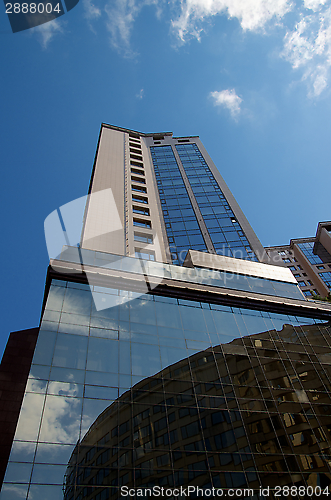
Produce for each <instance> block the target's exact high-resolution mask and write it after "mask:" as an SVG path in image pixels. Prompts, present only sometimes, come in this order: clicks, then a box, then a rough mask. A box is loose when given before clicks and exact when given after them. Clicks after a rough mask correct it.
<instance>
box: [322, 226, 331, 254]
mask: <svg viewBox="0 0 331 500" xmlns="http://www.w3.org/2000/svg"><path fill="white" fill-rule="evenodd" d="M319 241H320V243H321V244H322V245H323V247H324V248H325V250H326V251H327V252H329V254H330V255H331V234H330V233H329V231H327V230H326V229H325V227H322V229H321V234H320V237H319Z"/></svg>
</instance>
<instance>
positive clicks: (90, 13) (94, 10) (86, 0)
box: [83, 0, 101, 20]
mask: <svg viewBox="0 0 331 500" xmlns="http://www.w3.org/2000/svg"><path fill="white" fill-rule="evenodd" d="M83 7H84V11H85V17H86V18H87V19H89V20H92V19H97V18H98V17H100V16H101V10H100V9H99V8H98V7H95V5H94V3H92V0H83Z"/></svg>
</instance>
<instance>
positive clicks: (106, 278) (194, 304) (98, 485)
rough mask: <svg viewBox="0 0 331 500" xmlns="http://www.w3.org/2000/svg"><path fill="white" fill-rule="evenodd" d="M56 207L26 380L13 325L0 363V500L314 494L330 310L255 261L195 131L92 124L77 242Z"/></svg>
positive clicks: (324, 439)
mask: <svg viewBox="0 0 331 500" xmlns="http://www.w3.org/2000/svg"><path fill="white" fill-rule="evenodd" d="M72 207H74V208H75V207H76V205H72V206H71V208H70V206H69V205H68V206H64V207H61V209H60V213H59V217H60V218H62V219H63V220H62V224H60V221H59V220H58V218H57V217H58V216H57V215H56V214H55V213H54V214H53V215H52V214H51V216H50V218H49V219H48V222H49V221H51V223H52V224H53V226H51V227H53V228H54V230H53V233H54V234H55V233H56V231H58V232H57V233H56V235H57V237H56V238H54V240H59V241H63V242H67V244H65V245H64V246H63V248H62V250H61V249H60V251H59V252H58V253H59V255H57V256H56V258H54V259H51V262H50V266H49V269H48V273H47V280H46V287H45V299H44V304H43V311H42V318H41V324H40V328H39V333H38V332H36V331H35V330H33V331H30V332H27V333H26V335H29V339H30V344H29V348H30V351H31V355H29V353H27V354H26V359H25V365H27V364H28V365H30V364H31V366H30V370H29V373H27V372H26V370H25V371H24V370H22V373H20V376H19V377H16V378H15V373H14V371H15V370H14V367H15V366H18V364H19V363H17V361H18V360H19V359H20V356H21V353H19V347H20V345H22V342H23V340H22V337H23V338H24V335H25V334H24V333H23V332H21V333H20V334H16V335H13V334H11V337H10V341H9V344H8V346H9V351H8V352H7V351H6V354H5V361H6V362H5V363H4V365H2V368H1V370H0V378H1V380H2V381H4V380H8V381H9V382H8V384H7V385H6V384H3V385H2V386H1V388H3V390H4V391H5V392H6V399H5V401H6V403H5V404H6V407H5V408H4V407H2V410H0V422H6V421H7V420H8V421H9V420H10V423H11V425H10V426H9V427H10V429H11V431H12V429H13V423H14V420H15V418H17V419H18V423H17V427H16V430H15V434H14V435H11V434H10V433H7V437H6V439H7V440H6V442H5V447H7V448H6V449H8V440H11V439H12V438H13V443H12V448H11V451H10V456H9V461H8V466H7V469H6V473H5V477H4V482H3V486H2V490H1V494H0V499H1V500H16V499H17V500H18V499H23V498H24V499H29V500H35V499H36V498H37V499H39V498H42V499H47V500H53V499H54V500H55V499H60V498H62V499H65V500H73V499H75V500H83V499H84V500H92V499H93V500H106V499H117V498H121V497H129V498H140V497H142V496H143V497H144V496H151V497H153V495H154V496H165V497H167V498H178V497H185V496H187V495H188V496H190V497H192V498H193V497H197V496H203V495H205V496H224V497H226V496H231V497H236V498H244V499H247V500H248V499H254V500H260V499H263V498H264V499H277V498H283V497H289V496H290V497H291V498H312V497H317V496H322V495H327V494H328V492H329V490H328V488H331V469H330V456H331V361H330V360H331V329H330V322H329V320H330V317H331V307H330V305H329V304H325V303H314V302H311V301H307V300H306V299H305V297H304V295H303V294H302V292H301V290H300V287H299V286H298V284H297V282H296V280H295V278H294V276H293V275H292V273H291V271H290V270H289V269H287V268H286V267H284V266H279V265H278V266H275V265H272V264H271V263H270V262H272V260H271V259H270V258H269V257H268V255H267V254H266V252H265V251H264V249H263V247H262V245H261V244H260V242H259V240H258V239H257V237H256V235H255V234H254V232H253V230H252V228H251V226H250V225H249V223H248V221H247V220H246V218H245V216H244V215H243V213H242V211H241V210H240V208H239V206H238V204H237V203H236V201H235V200H234V198H233V196H232V194H231V192H230V191H229V189H228V188H227V186H226V184H225V183H224V181H223V179H222V177H221V176H220V174H219V173H218V171H217V169H216V167H215V166H214V164H213V163H212V161H211V159H210V158H209V156H208V154H207V152H206V151H205V149H204V148H203V146H202V144H201V142H200V140H199V138H198V137H181V138H174V137H173V136H172V134H171V133H165V134H159V133H158V134H142V133H138V132H135V131H131V130H127V129H122V128H119V127H113V126H109V125H102V128H101V133H100V137H99V143H98V149H97V154H96V158H95V163H94V167H93V172H92V179H91V183H90V189H89V197H88V198H87V202H86V207H85V214H84V220H83V228H82V231H79V233H81V238H80V241H79V242H77V241H75V240H74V237H72V234H76V233H77V231H76V228H75V227H74V226H75V224H74V222H75V220H76V218H75V217H76V216H75V217H72V212H74V213H75V210H74V208H72ZM77 224H78V223H77ZM62 225H64V226H65V229H66V232H65V233H63V234H62V235H61V234H60V233H61V232H60V230H59V228H61V227H62ZM61 231H62V229H61ZM51 233H52V231H51V230H50V228H49V227H48V229H47V235H48V238H51V236H52V234H51ZM61 239H62V240H61ZM69 243H70V244H69ZM76 243H79V245H78V246H77V245H75V244H76ZM37 333H38V339H37V343H36V347H35V349H34V342H35V339H36V336H37ZM7 349H8V348H7ZM32 352H33V359H32V362H31V358H32ZM15 362H16V365H15ZM25 380H27V383H26V386H25V388H24V384H25ZM13 381H15V383H16V385H15V390H14V389H13V390H12V391H11V390H10V387H11V385H12V384H13ZM21 399H22V404H21ZM0 401H1V399H0ZM17 402H18V403H17ZM3 406H4V405H3ZM15 416H16V417H15ZM9 427H8V430H10V429H9ZM8 436H9V437H8ZM3 442H4V441H3ZM4 449H5V448H4ZM330 493H331V491H330ZM322 497H323V496H322Z"/></svg>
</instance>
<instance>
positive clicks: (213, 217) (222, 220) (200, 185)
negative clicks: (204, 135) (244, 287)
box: [176, 144, 257, 261]
mask: <svg viewBox="0 0 331 500" xmlns="http://www.w3.org/2000/svg"><path fill="white" fill-rule="evenodd" d="M176 149H177V151H178V154H179V157H180V160H181V162H182V165H183V167H184V169H185V173H186V175H187V177H188V180H189V182H190V185H191V188H192V191H193V194H194V196H195V199H196V201H197V203H198V205H199V208H200V211H201V214H202V216H203V220H204V222H205V224H206V226H207V229H208V232H209V235H210V237H211V240H212V242H213V245H214V249H215V251H216V253H218V254H219V255H227V256H229V257H236V258H238V259H248V260H253V261H257V258H256V256H255V254H254V252H253V251H252V249H251V247H250V245H249V242H248V240H247V238H246V236H245V234H244V232H243V230H242V227H241V226H240V224H239V222H238V220H237V219H236V217H235V215H234V213H233V211H232V209H231V207H230V205H229V203H228V201H227V199H226V198H225V196H224V193H223V192H222V190H221V188H220V186H219V184H218V183H217V181H216V180H215V178H214V176H213V174H212V173H211V171H210V169H209V167H208V165H207V163H206V161H205V159H204V157H203V156H202V154H201V152H200V150H199V148H198V146H197V145H196V144H178V145H176ZM192 248H193V247H192Z"/></svg>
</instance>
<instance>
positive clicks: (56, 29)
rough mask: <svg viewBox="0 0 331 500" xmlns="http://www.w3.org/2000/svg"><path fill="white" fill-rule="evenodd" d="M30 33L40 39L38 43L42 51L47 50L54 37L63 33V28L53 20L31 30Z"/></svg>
mask: <svg viewBox="0 0 331 500" xmlns="http://www.w3.org/2000/svg"><path fill="white" fill-rule="evenodd" d="M32 32H34V33H37V34H38V35H39V37H40V43H41V46H42V47H43V49H47V47H48V44H49V42H50V41H51V40H52V38H54V36H55V35H57V34H60V33H63V28H62V26H61V24H60V22H59V21H58V19H54V20H53V21H49V22H48V23H45V24H41V25H40V26H36V27H35V28H33V29H32Z"/></svg>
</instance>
